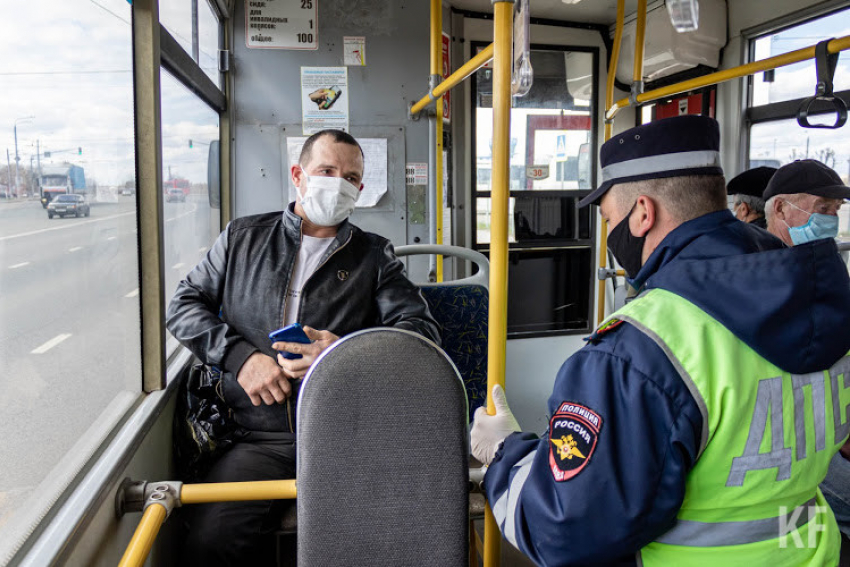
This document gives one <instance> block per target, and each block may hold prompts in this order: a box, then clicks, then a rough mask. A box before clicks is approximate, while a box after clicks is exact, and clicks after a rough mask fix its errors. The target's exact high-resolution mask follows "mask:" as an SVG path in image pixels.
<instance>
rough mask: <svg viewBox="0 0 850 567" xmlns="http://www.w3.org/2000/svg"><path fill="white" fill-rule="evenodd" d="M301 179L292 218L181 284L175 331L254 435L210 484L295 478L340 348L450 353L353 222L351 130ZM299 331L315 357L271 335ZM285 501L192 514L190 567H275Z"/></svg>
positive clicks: (233, 232)
mask: <svg viewBox="0 0 850 567" xmlns="http://www.w3.org/2000/svg"><path fill="white" fill-rule="evenodd" d="M299 162H300V165H296V166H293V167H292V170H291V176H292V181H293V183H294V184H295V186H296V187H297V189H298V197H297V199H296V201H295V202H294V203H291V204H290V205H289V207H288V208H287V210H285V211H283V212H282V213H281V212H275V213H266V214H259V215H253V216H248V217H243V218H239V219H236V220H234V221H233V222H231V223H230V224H228V226H227V228H226V229H225V230H224V232H222V234H221V235H220V236H219V237H218V239H217V240H216V242H215V244H214V245H213V247H212V248H211V249H210V251H209V253H208V254H207V256H206V257H205V258H204V259H203V260H202V261H201V262H200V263H199V264H198V265H197V266H196V267H195V268H194V269H193V270H192V271H191V272H190V273H189V275H188V276H186V279H185V280H183V281H182V282H180V285H179V286H178V288H177V291H176V292H175V294H174V297H173V298H172V300H171V303H170V305H169V307H168V313H167V321H166V323H167V326H168V329H169V331H171V333H172V334H173V335H174V336H175V337H176V338H177V339H178V340H179V341H180V342H181V343H182V344H183V345H185V346H186V347H187V348H189V349H190V350H191V351H192V352H193V353H194V354H195V355H196V356H197V357H198V358H200V359H201V360H203V361H204V362H206V363H207V364H210V365H214V366H217V367H218V368H220V369H222V371H223V378H222V386H223V387H222V390H223V392H222V394H223V397H224V399H225V402H226V403H227V404H228V406H229V407H230V408H231V409H232V410H233V415H234V418H235V420H236V422H237V423H238V424H239V425H240V426H241V428H243V429H244V431H245V433H244V434H243V435H242V437H241V438H240V440H239V441H238V442H237V443H235V444H234V445H233V447H232V448H231V449H230V450H229V451H228V452H226V453H225V454H224V455H223V456H222V457H221V459H220V460H219V461H218V462H216V463H215V465H213V468H212V470H211V471H210V472H209V474H208V475H207V477H206V478H205V481H207V482H234V481H248V480H276V479H284V478H293V477H294V476H295V415H294V410H295V400H296V399H297V398H296V397H295V384H297V383H298V379H300V378H302V377H303V376H304V375H305V374H306V373H307V370H308V369H309V367H310V364H312V363H313V361H315V360H316V358H317V357H318V356H319V354H321V352H322V351H323V350H324V349H326V348H327V347H328V346H330V345H331V344H333V342H334V341H336V340H337V339H338V338H339V337H341V336H344V335H346V334H348V333H351V332H354V331H357V330H360V329H364V328H368V327H376V326H386V327H398V328H402V329H408V330H411V331H415V332H417V333H420V334H421V335H423V336H425V337H426V338H428V339H431V340H433V341H435V342H437V343H438V344H439V341H440V337H439V328H438V325H437V323H436V322H435V321H434V319H433V318H432V317H431V314H430V312H429V310H428V306H427V304H426V303H425V300H424V299H423V298H422V295H421V293H420V292H419V289H418V288H417V287H416V286H415V285H414V284H413V283H411V282H410V281H409V280H408V279H407V278H406V277H405V276H404V274H403V264H402V263H401V261H400V260H399V259H398V258H396V256H395V255H394V253H393V247H392V245H391V244H390V242H389V241H388V240H387V239H385V238H382V237H380V236H377V235H375V234H371V233H367V232H363V231H362V230H360V229H359V228H357V227H356V226H354V225H353V224H351V223H350V222H349V221H348V220H347V219H348V216H349V215H350V214H351V213H352V211H353V210H354V206H355V201H356V200H357V197H358V195H359V192H360V190H361V189H362V188H363V185H362V179H363V152H362V149H361V148H360V146H359V144H358V143H357V141H356V140H355V139H354V138H353V137H351V136H350V135H349V134H346V133H345V132H342V131H339V130H323V131H321V132H318V133H316V134H314V135H312V136H311V137H310V138H308V139H307V141H306V142H305V143H304V147H303V149H302V151H301V157H300V160H299ZM294 322H298V323H301V324H302V325H303V326H304V330H305V332H306V333H307V335H308V337H309V338H310V339H312V340H313V342H312V343H311V344H309V345H307V344H298V343H275V345H274V346H275V347H276V348H278V349H281V350H286V351H289V352H294V353H299V354H302V355H303V356H302V358H300V359H287V358H284V357H282V356H280V355H278V354H277V352H276V351H275V350H274V349H273V348H272V343H271V341H270V340H269V338H268V334H269V333H270V332H271V331H274V330H275V329H278V328H280V327H283V326H284V325H288V324H290V323H294ZM278 506H282V502H281V501H274V502H273V501H268V500H266V501H252V502H228V503H217V504H204V505H199V506H196V507H193V509H192V510H191V511H190V513H191V514H192V516H191V522H190V523H191V527H190V533H189V536H188V538H187V541H186V548H185V563H188V564H195V565H205V566H211V565H236V564H239V565H264V564H274V542H273V541H272V538H270V537H268V536H266V535H265V534H268V533H269V532H271V531H272V530H273V529H274V527H275V526H274V522H275V521H276V520H277V519H278V514H277V513H276V508H277V507H278Z"/></svg>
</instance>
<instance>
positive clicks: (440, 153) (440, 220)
mask: <svg viewBox="0 0 850 567" xmlns="http://www.w3.org/2000/svg"><path fill="white" fill-rule="evenodd" d="M440 48H441V49H442V43H441V44H440ZM442 54H443V52H442V51H440V56H441V57H442ZM435 104H436V106H435V109H434V110H435V112H436V113H437V244H442V243H443V211H444V209H443V97H439V98H438V99H437V101H436V103H435ZM437 281H438V282H441V281H443V257H442V256H441V255H439V254H438V255H437Z"/></svg>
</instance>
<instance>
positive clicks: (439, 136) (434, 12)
mask: <svg viewBox="0 0 850 567" xmlns="http://www.w3.org/2000/svg"><path fill="white" fill-rule="evenodd" d="M442 76H443V2H442V0H431V77H432V80H433V83H432V84H431V90H432V91H433V90H434V89H435V88H436V87H437V84H436V83H437V81H439V79H440V78H442ZM434 110H435V114H436V115H437V116H436V118H435V120H436V123H435V125H436V134H435V136H434V138H435V140H434V144H435V146H436V148H435V154H434V161H435V168H434V178H435V179H434V189H435V194H436V196H435V198H434V209H435V210H434V214H435V215H436V221H437V223H436V227H435V230H434V244H442V243H443V97H442V96H440V97H437V104H436V108H435V109H434ZM436 278H437V281H438V282H441V281H443V257H442V256H440V255H437V265H436Z"/></svg>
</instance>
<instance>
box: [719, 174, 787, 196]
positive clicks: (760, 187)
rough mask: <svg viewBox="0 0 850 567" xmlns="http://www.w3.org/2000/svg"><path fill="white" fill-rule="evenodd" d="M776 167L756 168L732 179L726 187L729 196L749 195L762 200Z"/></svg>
mask: <svg viewBox="0 0 850 567" xmlns="http://www.w3.org/2000/svg"><path fill="white" fill-rule="evenodd" d="M774 173H776V168H775V167H766V166H761V167H754V168H753V169H748V170H747V171H745V172H743V173H741V174H740V175H737V176H735V177H733V178H732V180H731V181H729V183H728V184H727V185H726V193H728V194H729V195H749V196H751V197H758V198H759V199H761V198H762V195H763V194H764V190H765V188H766V187H767V184H768V182H770V180H771V178H772V177H773V174H774Z"/></svg>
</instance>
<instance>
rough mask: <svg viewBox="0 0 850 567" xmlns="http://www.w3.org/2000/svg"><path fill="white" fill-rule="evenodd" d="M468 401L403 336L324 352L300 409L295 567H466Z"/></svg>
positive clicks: (433, 355) (451, 370)
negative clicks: (405, 566) (329, 566)
mask: <svg viewBox="0 0 850 567" xmlns="http://www.w3.org/2000/svg"><path fill="white" fill-rule="evenodd" d="M466 415H467V408H466V393H465V391H464V387H463V383H462V381H461V379H460V376H459V375H458V373H457V370H456V369H455V367H454V365H453V364H452V362H451V360H450V359H449V358H448V357H447V356H446V354H445V353H444V352H443V351H442V350H441V349H440V348H439V347H437V346H436V345H435V344H434V343H432V342H431V341H429V340H427V339H425V338H423V337H421V336H419V335H417V334H415V333H412V332H409V331H403V330H399V329H385V328H380V329H368V330H365V331H360V332H358V333H353V334H351V335H349V336H347V337H345V338H343V339H341V340H339V341H337V342H336V343H335V344H334V345H333V346H332V347H331V348H329V349H328V350H326V351H325V352H324V353H322V356H321V357H320V358H319V360H318V361H317V362H316V363H315V364H314V365H313V367H312V369H311V370H310V372H309V374H308V375H307V378H306V379H305V381H304V383H303V384H302V387H301V392H300V394H299V399H298V424H297V431H298V457H297V478H298V501H297V502H298V504H297V506H298V565H299V567H320V566H321V567H326V566H328V565H346V566H349V567H358V566H363V567H366V566H368V567H382V566H386V567H397V566H399V565H420V566H434V567H445V566H448V565H451V566H456V565H466V564H467V563H468V542H467V534H468V524H467V521H468V520H467V518H468V493H467V491H468V469H467V466H468V459H469V457H468V434H467V420H466Z"/></svg>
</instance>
